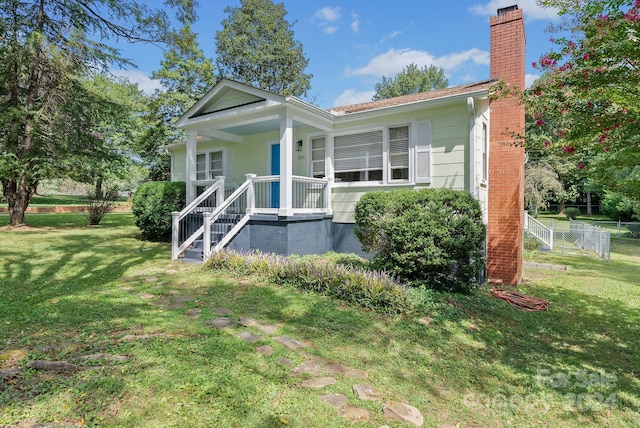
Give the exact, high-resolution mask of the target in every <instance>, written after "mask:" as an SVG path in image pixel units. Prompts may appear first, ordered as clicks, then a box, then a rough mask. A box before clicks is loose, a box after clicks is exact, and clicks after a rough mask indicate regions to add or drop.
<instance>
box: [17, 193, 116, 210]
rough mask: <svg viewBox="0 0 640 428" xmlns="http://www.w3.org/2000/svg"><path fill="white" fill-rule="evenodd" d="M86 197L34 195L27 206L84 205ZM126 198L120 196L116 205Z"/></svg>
mask: <svg viewBox="0 0 640 428" xmlns="http://www.w3.org/2000/svg"><path fill="white" fill-rule="evenodd" d="M87 199H88V196H87V195H35V196H33V197H32V198H31V202H30V203H29V206H41V207H51V206H60V205H86V203H87ZM127 200H128V198H127V197H126V196H120V197H119V198H118V200H117V202H116V203H119V204H123V203H126V202H127Z"/></svg>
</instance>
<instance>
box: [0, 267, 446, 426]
mask: <svg viewBox="0 0 640 428" xmlns="http://www.w3.org/2000/svg"><path fill="white" fill-rule="evenodd" d="M157 280H158V278H157V277H149V278H147V280H146V282H153V281H157ZM123 289H125V288H123ZM126 290H134V288H133V287H131V288H128V287H127V288H126ZM140 297H141V298H143V299H153V298H155V297H156V296H154V295H153V294H149V293H140ZM193 300H195V298H193V297H191V296H174V297H172V298H171V299H170V304H168V305H165V306H162V308H163V309H184V308H185V302H190V301H193ZM212 311H213V313H214V315H216V316H218V318H214V319H207V320H204V321H203V322H204V324H206V325H209V326H211V327H213V328H216V329H219V330H222V329H226V328H232V327H244V328H255V329H257V330H259V331H260V332H262V334H264V335H266V336H271V335H273V334H275V333H276V332H277V331H278V328H279V327H278V326H277V325H273V324H261V323H259V321H258V320H256V319H255V318H251V317H246V316H245V317H240V318H239V319H238V318H236V319H234V314H233V312H232V311H231V310H229V309H227V308H225V307H222V306H218V307H215V308H213V309H212ZM201 314H202V310H201V309H200V308H194V309H190V310H188V311H186V312H185V316H186V317H188V318H194V319H195V318H199V317H200V316H201ZM432 321H433V319H432V318H430V317H423V318H420V319H419V320H418V322H419V323H420V324H423V325H425V326H428V325H429V324H431V322H432ZM158 336H163V335H161V334H160V335H152V334H149V335H129V336H124V337H123V338H121V339H120V340H119V341H121V342H122V341H128V340H134V339H146V338H148V337H158ZM235 336H236V337H237V338H238V339H239V340H242V341H243V342H246V343H256V342H259V341H261V340H265V337H264V336H261V335H259V334H254V333H251V332H250V331H240V332H238V333H236V335H235ZM267 339H270V340H271V339H272V340H273V341H275V342H278V343H279V344H280V345H282V346H284V347H285V348H286V349H287V350H289V351H298V354H297V355H299V356H300V357H301V358H303V359H304V360H305V361H303V362H302V363H301V364H299V365H297V366H296V367H294V368H293V369H291V372H290V375H291V376H301V377H308V379H304V380H302V381H301V382H300V383H299V384H298V387H299V388H308V389H322V388H326V387H329V386H331V385H335V384H336V383H338V380H337V379H336V378H335V377H333V376H335V375H338V376H342V378H343V379H367V378H368V377H369V373H368V372H367V371H366V370H361V369H357V368H354V367H349V366H345V365H343V364H341V363H339V362H335V361H329V360H327V359H326V358H323V357H320V356H318V355H313V354H309V353H306V352H300V351H299V350H300V349H301V348H307V347H309V346H310V344H308V343H304V342H301V341H299V340H296V339H294V338H292V337H289V336H284V335H281V336H276V337H270V338H267ZM254 349H255V351H256V352H258V353H260V354H262V355H264V356H265V357H270V356H271V355H273V354H274V349H273V347H272V346H271V345H262V346H256V347H255V348H254ZM84 358H85V359H104V360H115V361H122V360H124V359H128V358H129V357H127V356H121V355H108V354H94V355H88V356H86V357H84ZM277 361H278V363H279V364H281V365H283V366H286V367H291V366H293V364H294V361H293V360H291V359H289V358H285V357H278V359H277ZM41 363H42V362H38V361H32V362H31V363H30V364H31V365H30V367H34V365H33V364H35V365H36V366H37V365H38V364H41ZM48 364H49V366H50V367H58V368H50V369H48V370H81V369H82V368H80V367H78V366H75V365H74V364H69V363H66V362H64V361H58V362H56V361H53V362H48ZM56 364H57V365H56ZM34 368H37V367H34ZM20 373H21V372H20V371H19V370H4V371H0V379H2V378H8V377H12V376H17V375H19V374H20ZM323 375H325V376H323ZM352 391H353V394H354V398H356V399H358V400H363V401H378V400H380V399H381V398H382V393H381V392H380V391H378V390H377V389H376V388H374V387H373V386H372V385H370V384H367V383H360V384H355V385H353V387H352ZM318 399H319V400H320V401H321V402H323V403H326V404H328V405H330V406H331V407H333V408H334V409H336V411H337V412H338V413H339V414H340V415H341V416H342V417H344V418H345V419H348V420H350V421H352V422H357V421H369V420H371V412H370V411H369V410H367V409H362V408H359V407H356V406H354V405H352V403H350V402H349V397H347V396H345V395H343V394H336V393H331V394H326V395H319V396H318ZM382 411H383V413H384V415H385V417H386V418H387V420H389V421H402V422H404V423H407V424H411V425H413V426H416V427H420V426H422V425H423V424H424V418H423V417H422V415H421V414H420V411H418V409H416V408H415V407H412V406H410V405H408V404H404V403H397V402H388V403H386V404H384V405H383V406H382ZM385 427H387V426H386V425H384V426H383V427H381V428H385ZM387 428H388V427H387Z"/></svg>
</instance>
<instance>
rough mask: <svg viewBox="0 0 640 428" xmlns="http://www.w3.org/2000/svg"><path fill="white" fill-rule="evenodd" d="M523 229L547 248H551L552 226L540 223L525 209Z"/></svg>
mask: <svg viewBox="0 0 640 428" xmlns="http://www.w3.org/2000/svg"><path fill="white" fill-rule="evenodd" d="M524 230H526V231H527V232H529V233H530V234H532V235H533V236H535V237H536V238H538V239H539V240H540V241H542V243H543V244H545V245H546V246H547V247H548V249H549V250H553V228H550V227H547V226H545V225H544V224H542V223H540V222H539V221H538V220H536V219H535V218H533V217H531V216H530V215H529V213H527V212H526V211H525V213H524Z"/></svg>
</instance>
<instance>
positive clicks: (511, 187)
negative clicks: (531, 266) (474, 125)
mask: <svg viewBox="0 0 640 428" xmlns="http://www.w3.org/2000/svg"><path fill="white" fill-rule="evenodd" d="M490 26H491V78H492V79H503V80H504V81H505V82H506V83H507V84H508V85H511V86H516V87H518V88H520V89H524V88H525V80H524V69H525V32H524V20H523V18H522V10H520V9H518V6H510V7H505V8H502V9H498V15H497V16H492V17H491V21H490ZM490 122H491V123H490V128H489V130H490V136H491V138H490V142H491V143H490V146H489V207H488V214H489V224H488V227H487V276H488V279H489V280H490V281H492V280H493V281H497V282H502V283H504V284H509V285H513V286H516V285H518V284H519V283H520V281H521V279H522V264H523V260H522V251H523V245H522V244H523V243H522V240H523V235H524V230H523V226H524V211H523V210H524V148H522V147H517V146H515V145H514V144H513V143H514V140H515V138H514V137H513V134H514V133H515V134H520V135H524V105H522V104H520V103H518V101H517V99H515V98H513V97H511V98H499V99H497V100H494V101H492V102H491V117H490Z"/></svg>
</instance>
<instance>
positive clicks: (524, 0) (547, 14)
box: [469, 0, 558, 21]
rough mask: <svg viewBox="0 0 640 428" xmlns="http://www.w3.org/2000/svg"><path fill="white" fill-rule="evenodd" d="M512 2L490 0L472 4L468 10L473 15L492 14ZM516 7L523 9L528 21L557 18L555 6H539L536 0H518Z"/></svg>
mask: <svg viewBox="0 0 640 428" xmlns="http://www.w3.org/2000/svg"><path fill="white" fill-rule="evenodd" d="M513 4H514V0H491V1H489V2H488V3H485V4H477V5H475V6H472V7H470V8H469V11H470V12H471V13H473V14H474V15H480V16H493V15H495V14H496V12H497V11H498V9H500V8H503V7H507V6H512V5H513ZM518 7H519V8H520V9H522V10H523V12H524V16H525V18H526V19H527V20H529V21H535V20H537V19H542V20H555V19H558V9H557V8H553V7H542V6H539V5H538V4H537V2H536V0H518Z"/></svg>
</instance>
